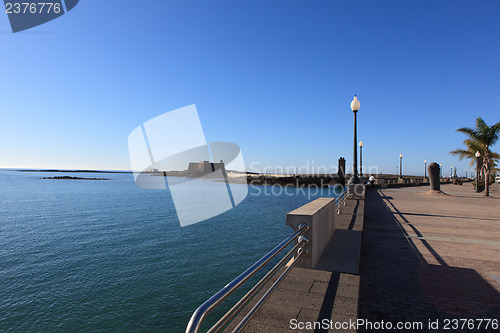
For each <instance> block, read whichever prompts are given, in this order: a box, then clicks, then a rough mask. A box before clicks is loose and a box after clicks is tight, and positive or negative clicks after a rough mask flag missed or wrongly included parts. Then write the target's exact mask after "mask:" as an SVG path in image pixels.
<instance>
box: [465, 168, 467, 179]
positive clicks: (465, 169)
mask: <svg viewBox="0 0 500 333" xmlns="http://www.w3.org/2000/svg"><path fill="white" fill-rule="evenodd" d="M465 178H467V169H465Z"/></svg>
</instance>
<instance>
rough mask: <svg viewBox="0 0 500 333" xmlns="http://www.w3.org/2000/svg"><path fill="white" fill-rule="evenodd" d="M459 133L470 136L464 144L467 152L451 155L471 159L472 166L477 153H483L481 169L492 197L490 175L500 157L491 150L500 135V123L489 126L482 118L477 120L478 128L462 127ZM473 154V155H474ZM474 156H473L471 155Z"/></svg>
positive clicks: (460, 150) (488, 193)
mask: <svg viewBox="0 0 500 333" xmlns="http://www.w3.org/2000/svg"><path fill="white" fill-rule="evenodd" d="M457 132H461V133H464V134H466V135H468V136H469V139H467V140H465V141H464V143H465V145H466V146H467V148H468V149H467V150H462V149H456V150H454V151H451V152H450V153H451V154H454V155H458V156H459V158H460V159H463V158H471V159H472V161H471V165H472V164H473V163H474V161H475V159H476V156H475V155H474V154H475V153H476V151H479V152H480V153H481V157H482V160H481V161H480V162H482V163H480V165H481V164H482V167H481V169H482V170H483V171H484V175H485V185H486V193H485V195H486V196H489V195H490V173H491V170H492V168H494V164H495V160H497V159H498V158H499V157H500V156H499V155H498V154H497V153H494V152H492V151H491V150H490V147H491V146H493V145H494V144H495V143H496V142H497V141H498V137H499V134H500V122H498V123H496V124H495V125H493V126H491V127H490V126H488V125H486V123H485V122H484V120H483V119H482V118H481V117H478V118H477V119H476V127H475V128H470V127H462V128H459V129H457ZM472 152H473V153H472ZM471 154H472V155H471Z"/></svg>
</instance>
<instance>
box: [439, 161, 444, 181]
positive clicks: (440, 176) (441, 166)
mask: <svg viewBox="0 0 500 333" xmlns="http://www.w3.org/2000/svg"><path fill="white" fill-rule="evenodd" d="M439 178H443V165H442V164H439Z"/></svg>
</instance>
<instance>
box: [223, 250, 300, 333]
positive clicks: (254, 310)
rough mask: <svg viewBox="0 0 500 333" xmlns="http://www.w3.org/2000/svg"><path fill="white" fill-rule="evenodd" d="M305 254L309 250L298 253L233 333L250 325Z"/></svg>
mask: <svg viewBox="0 0 500 333" xmlns="http://www.w3.org/2000/svg"><path fill="white" fill-rule="evenodd" d="M303 253H307V250H306V249H304V248H302V247H301V248H300V249H299V251H298V254H297V257H295V259H294V260H293V262H292V263H291V264H290V265H289V266H288V267H287V268H286V269H285V271H284V272H283V273H281V275H280V276H279V278H277V279H276V281H275V282H274V283H273V284H272V286H271V287H269V289H268V290H267V291H266V293H265V294H264V295H263V296H262V297H261V298H260V299H259V301H258V302H257V303H256V304H255V305H254V306H253V308H252V309H251V310H250V311H249V312H248V313H247V314H246V316H245V317H244V318H243V319H242V320H241V321H240V322H239V324H238V325H237V326H236V327H235V328H234V330H232V331H231V333H238V332H239V331H241V330H242V329H243V328H244V327H245V326H246V324H248V321H249V320H250V319H252V317H253V316H254V315H255V313H256V312H257V310H259V309H260V307H261V306H262V304H264V302H265V301H266V300H267V299H268V298H269V296H271V293H272V292H273V291H274V289H276V287H277V286H278V284H280V282H281V281H282V280H283V279H284V278H285V276H286V275H287V274H288V273H289V272H290V270H291V269H292V268H293V266H295V264H296V263H297V262H298V260H299V258H300V256H301V255H302V254H303Z"/></svg>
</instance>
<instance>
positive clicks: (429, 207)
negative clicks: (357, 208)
mask: <svg viewBox="0 0 500 333" xmlns="http://www.w3.org/2000/svg"><path fill="white" fill-rule="evenodd" d="M427 190H428V187H418V188H399V189H383V190H379V191H369V192H368V193H367V198H366V201H365V224H364V233H363V241H362V254H361V264H360V275H361V279H360V288H361V291H360V300H359V318H362V319H367V320H371V321H381V320H385V321H390V322H393V323H397V322H410V321H418V322H422V323H428V321H429V319H431V320H436V319H437V320H440V321H441V322H440V323H441V324H443V321H444V320H445V319H474V320H476V319H500V284H499V282H498V281H497V279H496V278H495V277H496V276H498V275H500V186H498V184H495V185H494V186H492V193H491V194H492V197H490V198H485V197H483V195H482V194H477V193H474V192H473V189H472V185H471V184H464V185H463V186H458V185H444V186H442V190H443V191H444V192H446V193H447V194H448V195H427V194H426V193H425V192H426V191H427ZM443 330H444V327H442V326H441V328H440V329H439V330H433V332H437V331H443ZM359 331H361V332H369V331H373V330H369V329H360V330H359ZM400 331H404V330H400ZM408 331H416V330H408ZM419 331H430V330H429V329H428V328H427V326H424V329H422V330H419ZM459 331H474V332H480V331H491V329H490V330H486V329H484V325H483V329H477V327H476V329H474V330H468V329H464V330H459Z"/></svg>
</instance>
